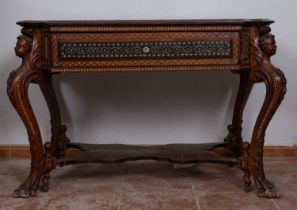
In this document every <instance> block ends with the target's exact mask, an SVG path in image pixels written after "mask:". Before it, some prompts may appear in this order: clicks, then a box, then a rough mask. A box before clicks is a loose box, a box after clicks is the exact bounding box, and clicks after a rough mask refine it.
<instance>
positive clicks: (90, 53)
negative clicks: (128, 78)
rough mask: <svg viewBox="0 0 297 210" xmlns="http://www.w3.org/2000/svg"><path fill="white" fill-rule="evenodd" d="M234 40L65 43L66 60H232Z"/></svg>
mask: <svg viewBox="0 0 297 210" xmlns="http://www.w3.org/2000/svg"><path fill="white" fill-rule="evenodd" d="M231 42H232V41H231V40H219V41H174V42H173V41H166V42H62V43H60V45H59V53H60V57H61V58H62V59H68V58H69V59H72V58H80V59H92V58H150V57H152V58H154V57H155V58H166V57H205V58H207V57H231V56H232V46H231V45H232V44H231Z"/></svg>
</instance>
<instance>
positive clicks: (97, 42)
mask: <svg viewBox="0 0 297 210" xmlns="http://www.w3.org/2000/svg"><path fill="white" fill-rule="evenodd" d="M239 43H240V42H239V33H238V32H173V33H172V32H170V33H167V32H159V33H53V34H51V45H52V46H51V48H52V49H51V52H52V64H53V67H57V68H59V67H64V68H65V67H66V68H67V67H127V66H129V67H133V66H169V65H170V66H185V65H187V66H188V65H212V64H215V65H220V64H230V65H234V64H238V63H239V57H240V56H239V48H240V46H239Z"/></svg>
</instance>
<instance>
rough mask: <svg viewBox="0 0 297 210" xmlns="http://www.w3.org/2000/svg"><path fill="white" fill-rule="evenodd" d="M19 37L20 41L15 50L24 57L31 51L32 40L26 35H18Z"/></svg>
mask: <svg viewBox="0 0 297 210" xmlns="http://www.w3.org/2000/svg"><path fill="white" fill-rule="evenodd" d="M17 39H18V41H17V43H16V47H15V48H14V50H15V53H16V55H17V56H19V57H23V56H24V55H26V54H27V53H29V52H30V51H31V47H32V40H31V39H30V38H29V37H27V36H25V35H21V36H18V38H17Z"/></svg>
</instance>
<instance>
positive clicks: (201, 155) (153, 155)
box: [59, 143, 237, 166]
mask: <svg viewBox="0 0 297 210" xmlns="http://www.w3.org/2000/svg"><path fill="white" fill-rule="evenodd" d="M68 146H69V148H77V149H79V150H80V154H79V155H78V156H75V157H63V158H61V159H60V160H59V165H60V166H63V165H68V164H79V163H119V162H124V161H133V160H160V161H169V162H173V163H180V164H183V163H185V164H186V163H221V164H228V165H235V164H237V161H236V159H235V158H231V157H227V156H222V155H219V154H218V153H217V152H216V151H215V149H216V148H219V147H223V146H224V145H223V144H221V143H219V144H218V143H212V144H168V145H156V146H136V145H124V144H97V145H94V144H81V143H71V144H69V145H68Z"/></svg>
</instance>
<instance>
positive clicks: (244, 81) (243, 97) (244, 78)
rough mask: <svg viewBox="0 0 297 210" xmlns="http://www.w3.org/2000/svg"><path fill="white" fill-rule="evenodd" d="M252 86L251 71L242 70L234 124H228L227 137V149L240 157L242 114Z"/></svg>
mask: <svg viewBox="0 0 297 210" xmlns="http://www.w3.org/2000/svg"><path fill="white" fill-rule="evenodd" d="M252 87H253V82H252V81H251V79H250V76H249V72H248V71H242V72H240V85H239V89H238V93H237V97H236V101H235V106H234V112H233V119H232V124H231V125H229V126H228V130H229V134H228V136H227V137H226V138H225V142H226V143H227V149H228V150H229V151H231V152H232V154H233V155H234V156H235V157H239V156H240V155H241V154H242V148H241V146H242V137H241V131H242V127H241V125H242V115H243V111H244V107H245V105H246V102H247V100H248V97H249V95H250V92H251V89H252Z"/></svg>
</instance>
